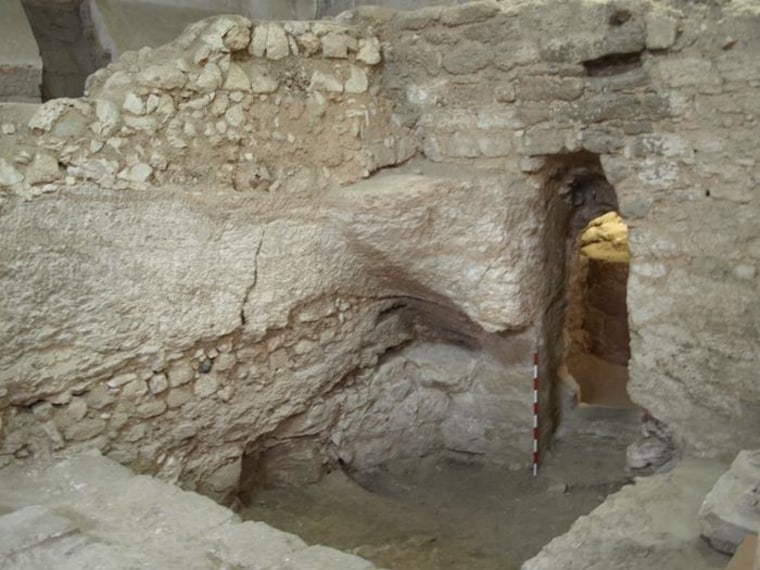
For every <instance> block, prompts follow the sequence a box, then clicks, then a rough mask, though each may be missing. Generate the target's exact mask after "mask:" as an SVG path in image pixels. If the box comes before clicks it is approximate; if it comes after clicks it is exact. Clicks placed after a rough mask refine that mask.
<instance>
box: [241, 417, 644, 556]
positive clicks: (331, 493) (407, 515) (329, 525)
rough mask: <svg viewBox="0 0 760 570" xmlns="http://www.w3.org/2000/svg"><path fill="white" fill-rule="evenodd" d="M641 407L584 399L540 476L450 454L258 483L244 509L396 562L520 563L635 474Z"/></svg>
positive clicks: (313, 538)
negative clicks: (629, 464)
mask: <svg viewBox="0 0 760 570" xmlns="http://www.w3.org/2000/svg"><path fill="white" fill-rule="evenodd" d="M637 425H638V413H637V411H636V410H633V409H628V410H619V409H610V408H598V407H581V408H578V409H577V410H576V411H575V412H574V414H573V416H572V417H571V418H570V419H569V421H568V422H567V423H566V425H565V428H564V429H563V434H564V435H563V437H562V439H561V440H559V441H557V442H556V444H555V446H554V449H553V451H552V453H551V455H550V456H548V457H547V458H546V462H545V464H544V466H543V469H542V471H541V474H540V476H539V477H538V478H537V479H535V480H534V479H533V478H532V477H531V476H530V474H529V473H528V472H527V471H520V472H515V471H506V470H499V469H494V468H489V467H485V466H482V465H475V464H471V463H470V464H468V463H462V462H456V461H452V460H446V459H437V460H432V459H428V460H419V461H415V462H399V463H394V464H392V465H388V466H387V467H386V468H384V469H382V470H378V471H375V472H372V473H363V474H354V475H353V476H352V477H349V476H348V475H346V474H344V473H342V472H335V473H332V474H330V475H329V476H327V477H325V478H324V479H323V480H322V481H321V482H320V483H318V484H316V485H311V486H306V487H301V488H292V489H272V490H265V491H262V492H260V493H259V494H258V495H257V496H256V497H255V498H254V500H253V501H252V504H251V505H250V507H249V508H248V509H246V510H245V511H244V512H243V513H242V515H243V517H244V518H246V519H254V520H262V521H265V522H267V523H269V524H271V525H273V526H275V527H277V528H280V529H282V530H285V531H288V532H293V533H296V534H298V535H299V536H301V537H302V538H303V539H304V540H306V541H307V542H309V543H321V544H327V545H329V546H333V547H336V548H340V549H342V550H347V551H350V552H353V553H356V554H359V555H361V556H364V557H365V558H368V559H370V560H372V561H373V562H374V563H375V564H377V565H378V566H379V567H383V568H388V569H391V570H434V569H436V570H464V569H468V570H472V569H479V570H491V569H493V570H495V569H499V570H507V569H510V570H511V569H516V568H519V566H520V564H521V563H522V562H523V561H525V560H526V559H528V558H530V557H532V556H533V555H535V554H536V553H537V552H538V551H539V550H540V549H541V547H542V546H543V545H544V544H545V543H546V542H548V541H549V540H550V539H551V538H553V537H555V536H558V535H560V534H563V533H564V532H565V531H566V530H567V529H568V528H569V526H570V524H571V523H572V522H573V521H574V520H575V519H576V518H578V517H579V516H580V515H583V514H586V513H588V512H590V511H591V510H592V509H594V508H595V507H596V506H597V505H599V504H600V503H601V502H602V501H603V500H604V498H605V497H606V496H607V495H608V494H609V493H611V492H614V491H616V490H617V489H619V488H620V487H621V486H622V485H624V484H626V483H627V482H629V481H630V474H629V473H627V472H626V469H625V446H626V445H627V444H628V443H629V442H631V441H633V439H634V438H635V437H636V429H637Z"/></svg>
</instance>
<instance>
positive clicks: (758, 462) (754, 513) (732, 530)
mask: <svg viewBox="0 0 760 570" xmlns="http://www.w3.org/2000/svg"><path fill="white" fill-rule="evenodd" d="M699 522H700V529H701V533H702V536H703V537H705V538H706V539H707V541H708V542H709V543H710V545H711V546H712V547H713V548H715V549H716V550H719V551H720V552H725V553H726V554H733V553H734V552H735V551H736V548H737V547H738V546H739V544H741V542H742V540H744V539H745V538H746V537H747V535H749V534H751V533H754V532H756V529H757V528H758V526H759V525H760V451H757V450H756V451H742V452H741V453H739V455H738V456H737V457H736V459H735V460H734V462H733V463H732V464H731V468H730V469H729V470H728V471H727V472H726V473H724V474H723V475H721V477H720V479H718V481H717V482H716V483H715V486H714V487H713V488H712V489H711V490H710V492H709V493H707V496H706V497H705V500H704V502H703V503H702V507H701V508H700V509H699Z"/></svg>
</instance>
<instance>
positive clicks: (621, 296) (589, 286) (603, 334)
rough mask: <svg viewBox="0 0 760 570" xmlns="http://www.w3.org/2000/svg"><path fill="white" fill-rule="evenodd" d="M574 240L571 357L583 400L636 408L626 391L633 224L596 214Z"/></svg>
mask: <svg viewBox="0 0 760 570" xmlns="http://www.w3.org/2000/svg"><path fill="white" fill-rule="evenodd" d="M571 239H575V242H574V243H573V244H571V251H570V260H569V267H568V285H567V311H566V316H565V329H564V337H565V339H564V340H565V357H564V365H565V367H566V370H567V373H568V374H569V375H570V376H571V377H572V378H573V379H574V380H575V382H576V383H577V384H578V392H579V393H578V400H579V403H582V404H587V405H597V406H605V407H611V408H631V407H635V405H634V403H633V402H632V401H631V398H630V397H629V396H628V392H627V389H626V386H627V383H628V359H629V358H630V335H629V330H628V308H627V304H626V289H627V283H628V268H629V264H630V254H629V251H628V227H627V226H626V224H625V222H624V221H623V219H622V218H621V217H620V215H619V214H618V213H617V212H615V211H610V212H607V213H605V214H602V215H600V216H597V217H596V218H593V219H592V220H591V221H590V222H589V223H588V225H587V226H586V227H585V228H584V229H583V231H582V232H581V233H580V235H579V236H578V237H577V238H576V237H574V236H572V235H571Z"/></svg>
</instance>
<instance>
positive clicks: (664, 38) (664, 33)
mask: <svg viewBox="0 0 760 570" xmlns="http://www.w3.org/2000/svg"><path fill="white" fill-rule="evenodd" d="M645 22H646V29H647V35H646V45H647V49H655V50H657V49H668V48H669V47H671V46H672V45H673V44H674V43H676V37H677V36H678V25H679V24H678V21H677V20H676V19H675V18H672V17H671V16H669V15H668V14H663V13H661V12H658V11H653V12H650V13H649V14H647V15H646V18H645Z"/></svg>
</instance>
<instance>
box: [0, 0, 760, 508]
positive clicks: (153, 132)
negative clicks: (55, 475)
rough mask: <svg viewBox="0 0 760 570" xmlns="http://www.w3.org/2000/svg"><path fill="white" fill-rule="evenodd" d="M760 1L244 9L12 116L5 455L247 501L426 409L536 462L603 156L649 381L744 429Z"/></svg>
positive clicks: (704, 416) (666, 396)
mask: <svg viewBox="0 0 760 570" xmlns="http://www.w3.org/2000/svg"><path fill="white" fill-rule="evenodd" d="M549 11H551V13H552V14H553V17H552V18H547V13H549ZM757 12H758V11H757V9H756V8H754V7H753V6H751V5H747V4H741V3H735V4H732V5H731V6H728V7H725V8H723V9H722V11H721V9H720V8H710V7H707V6H703V5H700V6H690V5H684V6H683V7H682V8H681V9H679V8H677V7H676V6H670V5H662V4H656V5H650V4H648V3H640V2H626V3H625V4H622V3H621V4H614V5H613V4H603V3H597V2H582V1H578V2H568V3H566V4H559V5H557V4H554V3H552V4H551V5H548V4H543V3H540V2H539V3H534V2H509V3H507V2H504V3H499V2H478V3H473V4H468V5H463V6H459V7H451V8H428V9H424V10H420V11H415V12H409V13H393V12H389V11H386V10H377V9H363V10H360V11H358V12H356V13H355V14H354V16H353V20H351V19H350V18H348V19H346V18H344V19H343V20H342V21H341V23H338V22H329V23H303V22H302V23H287V24H278V23H263V22H253V23H251V22H249V21H248V20H246V19H244V18H240V17H222V18H217V19H211V20H208V21H205V22H203V23H199V24H198V25H194V26H191V27H190V28H189V29H188V30H187V31H186V32H185V33H184V34H183V35H182V36H181V37H180V38H179V39H178V40H177V41H176V42H174V43H172V44H170V45H169V46H166V47H163V48H160V49H157V50H150V49H144V50H141V51H140V52H139V53H135V54H131V55H129V54H128V55H126V56H125V57H123V58H122V59H121V60H120V62H119V63H118V64H115V65H112V66H109V67H108V68H107V69H106V70H104V71H102V72H100V73H98V74H96V75H95V76H93V78H91V80H90V83H89V86H88V97H87V98H84V99H79V100H56V101H51V102H49V103H48V104H45V105H43V106H41V107H38V108H32V109H29V108H23V109H16V108H13V109H10V108H9V109H2V110H0V113H2V123H3V132H4V133H6V134H7V136H6V137H4V139H3V141H2V145H0V148H2V151H3V158H2V159H1V160H2V161H1V162H0V186H2V198H1V201H0V236H2V238H0V240H2V242H1V243H0V252H2V253H0V261H1V263H2V267H3V269H4V270H3V272H2V273H1V274H0V280H1V281H2V282H1V283H0V286H2V290H3V291H4V295H3V298H2V301H1V302H2V315H3V318H2V321H1V323H2V324H1V325H0V339H2V344H3V346H4V350H3V352H2V354H1V355H0V359H1V360H0V364H1V366H0V370H2V372H0V410H2V411H0V421H2V432H0V433H2V436H1V437H2V456H1V457H2V460H3V461H9V460H11V459H12V458H14V457H25V456H29V455H35V456H36V455H45V454H48V453H50V452H51V451H56V450H76V449H78V448H83V447H84V448H92V447H97V448H99V449H101V450H102V451H104V452H105V453H107V454H109V455H111V456H113V457H115V458H118V459H119V460H120V461H122V462H124V463H128V464H130V465H132V466H133V467H136V468H138V469H140V470H141V471H147V472H151V473H158V474H160V475H162V476H163V477H166V478H171V479H175V480H178V481H181V482H182V483H183V484H184V485H186V486H188V487H193V488H198V489H200V490H202V491H204V492H206V493H208V494H210V495H213V496H218V497H222V498H224V497H227V498H229V493H230V492H232V491H234V490H235V488H236V486H237V482H238V479H239V478H240V477H241V474H242V475H243V477H244V478H248V477H250V478H252V479H256V478H258V477H265V478H266V476H267V474H271V475H272V477H274V478H276V477H277V469H269V467H268V466H272V465H273V466H276V465H277V464H278V462H282V461H283V458H287V457H293V458H295V459H294V463H296V464H297V465H296V466H295V467H294V470H293V471H294V472H295V473H296V474H297V478H300V477H304V478H306V479H308V478H309V477H312V476H314V474H315V473H318V472H319V471H320V469H321V468H322V465H323V464H324V463H330V462H335V461H337V460H339V459H340V460H343V461H347V462H353V463H354V465H355V466H357V467H362V466H367V465H371V464H372V463H374V462H378V461H382V460H383V459H385V458H389V457H390V456H392V455H393V454H403V453H404V452H405V448H404V447H403V445H402V442H404V441H405V439H407V437H406V434H408V433H409V431H410V430H409V425H410V424H411V425H414V426H422V428H424V429H422V430H421V431H420V432H419V433H429V434H430V435H429V437H428V438H426V440H425V441H422V442H420V441H416V442H415V443H414V445H410V446H409V448H410V449H409V450H408V451H409V452H411V453H423V452H425V451H426V450H436V449H437V450H440V449H448V450H450V451H452V452H457V453H462V452H464V453H467V454H470V455H471V454H484V453H488V454H489V456H490V457H491V458H492V459H493V460H496V461H501V462H504V463H508V464H518V463H519V460H518V458H519V457H525V458H527V457H529V455H528V454H527V453H526V451H527V450H528V446H529V444H530V441H529V438H528V432H527V431H526V430H525V429H524V426H525V425H528V424H529V421H530V418H529V399H530V392H529V389H528V384H527V382H525V377H526V376H527V375H529V369H528V364H529V359H530V354H531V352H532V350H533V347H534V342H535V340H536V339H537V338H538V339H543V341H542V342H543V343H544V347H543V349H545V350H544V352H545V353H546V354H547V355H551V356H550V358H551V360H550V363H551V366H549V365H545V369H544V370H542V375H544V377H545V378H547V379H550V378H551V375H552V373H553V368H554V366H555V365H558V362H557V356H558V355H561V346H559V345H558V344H557V339H559V338H560V335H561V302H562V292H563V287H564V285H563V271H562V267H561V263H558V262H557V260H562V259H564V248H565V243H564V241H563V235H564V233H565V232H564V226H563V224H564V223H566V219H567V209H568V208H567V207H564V208H565V209H564V210H563V206H562V203H561V200H560V199H559V197H558V195H557V189H558V187H559V185H558V182H557V181H558V180H560V179H561V178H562V176H564V175H566V171H567V169H568V168H570V167H572V166H573V165H578V164H587V165H593V164H594V163H595V162H598V160H597V157H598V159H599V160H601V165H602V166H603V167H604V170H605V171H606V173H607V176H608V177H609V178H610V180H611V181H612V182H613V183H615V184H616V186H617V190H618V193H619V197H620V202H621V206H622V213H623V215H624V216H625V217H626V218H627V220H628V221H630V222H631V224H632V231H631V252H632V256H633V261H632V266H631V271H632V277H631V281H630V282H631V285H630V291H629V303H630V309H631V322H632V335H633V341H632V352H633V359H632V362H631V372H632V382H631V391H632V396H633V398H634V399H635V400H636V401H637V402H639V403H641V404H642V405H644V406H646V407H647V408H649V409H650V411H651V412H652V413H653V414H654V415H655V416H657V417H658V418H660V419H661V420H664V421H665V422H668V423H669V425H670V427H671V429H672V430H673V431H674V433H675V435H676V436H678V437H679V438H680V440H681V441H682V443H684V444H685V445H687V446H688V447H689V448H690V449H691V450H696V451H698V452H701V453H705V454H710V455H720V454H725V453H731V452H733V451H734V450H736V449H738V448H740V447H743V446H747V442H748V441H749V440H751V439H752V438H754V433H755V427H756V425H757V420H758V417H757V404H758V391H757V390H758V388H757V385H756V383H754V382H753V379H754V377H755V376H754V373H753V372H752V371H753V367H754V365H755V364H756V363H757V354H756V352H755V351H754V349H753V347H754V346H755V344H756V340H757V337H758V330H757V329H758V322H757V320H758V314H760V311H759V310H758V304H757V303H758V299H757V295H756V273H755V265H756V263H757V258H758V256H759V255H758V250H757V247H756V246H757V245H758V244H757V232H756V229H755V224H754V223H753V219H754V218H755V217H756V215H757V198H756V196H755V194H754V193H753V192H754V190H753V189H754V185H755V184H756V181H755V179H754V178H753V176H754V174H753V172H754V170H753V166H754V165H755V162H754V161H755V158H754V156H755V154H756V153H755V151H754V149H753V147H752V145H751V141H752V137H753V132H754V127H755V126H756V121H757V118H756V114H757V110H758V109H757V101H758V100H757V98H756V97H754V92H753V88H754V87H756V85H757V82H758V81H760V67H758V66H760V64H758V59H757V58H756V57H755V55H756V54H757V52H758V49H759V48H760V46H758V39H757V38H756V37H755V35H754V32H753V30H756V29H757V23H758V18H759V17H760V16H759V15H758V13H757ZM721 18H722V19H721ZM708 24H709V25H708ZM621 54H623V55H621ZM706 109H710V110H711V112H710V114H707V115H705V114H704V111H705V110H706ZM14 113H15V114H14ZM24 113H26V114H27V115H29V114H31V116H27V117H26V118H24ZM27 119H28V120H27ZM413 157H417V158H419V159H422V160H418V161H415V163H414V164H413V165H411V166H409V167H407V168H400V169H397V170H396V171H395V172H388V173H385V172H378V171H379V170H381V169H383V168H384V167H387V166H393V165H398V164H401V163H403V162H405V161H407V160H409V159H411V158H413ZM367 177H369V178H370V179H369V180H366V181H362V179H363V178H367ZM341 185H342V186H341ZM707 190H710V195H709V196H707V195H706V194H707ZM563 212H564V213H563ZM546 220H550V223H548V224H547V223H546ZM549 261H553V264H551V265H547V263H548V262H549ZM706 325H707V326H706ZM452 344H455V345H457V346H459V347H460V349H458V350H463V351H465V352H463V353H459V354H460V355H461V362H462V364H461V365H460V366H461V368H457V367H451V368H452V370H451V374H450V375H446V374H443V375H442V374H441V373H440V370H439V371H436V370H435V368H436V362H437V361H438V359H443V358H444V357H442V356H436V357H435V358H432V359H431V357H430V354H435V351H436V350H439V349H440V347H441V345H443V346H444V347H446V346H452ZM425 347H428V348H425ZM430 347H433V348H430ZM434 347H438V348H434ZM447 354H449V353H447ZM454 354H456V352H454ZM406 362H408V363H409V364H406ZM494 363H496V364H494ZM415 368H417V369H419V370H420V372H410V370H412V371H413V370H414V369H415ZM494 369H496V370H498V373H494V372H493V370H494ZM713 369H715V371H713ZM470 370H476V371H477V372H476V373H475V374H474V376H473V374H472V373H471V372H469V371H470ZM550 397H551V394H550V393H549V392H548V390H547V393H545V394H542V398H543V399H544V400H547V401H548V399H549V398H550ZM421 403H423V404H424V405H422V406H421V405H420V404H421ZM405 405H406V408H404V406H405ZM394 406H398V407H399V409H400V410H401V409H409V410H411V411H412V413H409V414H404V413H399V414H395V415H393V414H389V413H388V411H389V410H391V409H393V408H394ZM384 415H385V416H387V417H390V418H394V421H397V423H396V424H395V425H394V426H393V429H385V428H383V427H382V424H381V423H380V421H379V420H378V418H382V417H383V416H384ZM725 425H731V430H725V429H722V428H724V427H725ZM552 427H553V426H552V425H551V422H548V421H547V422H545V423H544V425H543V429H544V431H545V432H546V433H548V432H550V431H551V429H552ZM426 430H429V431H426ZM383 433H386V434H388V437H387V438H385V439H384V438H383V437H380V436H381V435H382V434H383ZM303 436H307V437H306V438H304V437H303ZM362 438H363V439H362ZM304 442H305V444H304V445H303V446H302V447H299V448H298V449H294V447H293V446H296V447H297V446H299V445H300V444H301V443H304ZM360 444H361V445H360ZM365 444H366V446H365ZM367 448H372V449H377V450H378V451H377V453H370V454H368V455H363V453H364V452H365V450H366V449H367ZM290 451H292V452H293V453H290ZM385 454H388V456H386V455H385ZM285 461H286V463H287V460H285ZM349 466H350V465H349ZM246 482H248V481H246ZM251 483H252V484H253V483H255V481H251Z"/></svg>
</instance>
